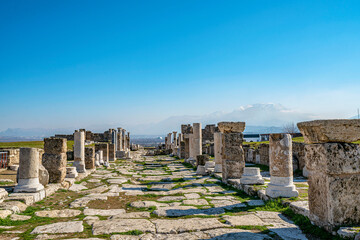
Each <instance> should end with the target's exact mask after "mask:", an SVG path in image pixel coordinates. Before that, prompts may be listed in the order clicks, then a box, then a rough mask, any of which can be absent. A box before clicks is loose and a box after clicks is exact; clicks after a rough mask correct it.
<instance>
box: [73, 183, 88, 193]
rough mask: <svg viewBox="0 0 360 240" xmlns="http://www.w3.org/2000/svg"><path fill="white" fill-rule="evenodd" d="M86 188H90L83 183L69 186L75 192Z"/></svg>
mask: <svg viewBox="0 0 360 240" xmlns="http://www.w3.org/2000/svg"><path fill="white" fill-rule="evenodd" d="M84 189H88V188H87V187H85V186H84V185H81V184H73V185H71V187H70V188H69V190H70V191H74V192H78V191H81V190H84Z"/></svg>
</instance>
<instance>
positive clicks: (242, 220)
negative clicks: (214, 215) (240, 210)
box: [223, 214, 266, 227]
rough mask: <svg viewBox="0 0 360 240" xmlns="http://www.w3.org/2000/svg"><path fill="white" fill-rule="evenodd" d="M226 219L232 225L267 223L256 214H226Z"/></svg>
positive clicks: (261, 224)
mask: <svg viewBox="0 0 360 240" xmlns="http://www.w3.org/2000/svg"><path fill="white" fill-rule="evenodd" d="M223 218H224V220H226V222H227V223H228V224H230V225H231V226H233V227H234V226H263V225H266V223H265V222H264V221H263V220H261V219H260V218H259V217H257V216H256V215H254V214H246V215H240V216H224V217H223Z"/></svg>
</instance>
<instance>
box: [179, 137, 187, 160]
mask: <svg viewBox="0 0 360 240" xmlns="http://www.w3.org/2000/svg"><path fill="white" fill-rule="evenodd" d="M185 147H186V144H185V141H181V142H180V148H179V149H180V154H179V158H180V159H185V158H186V155H185Z"/></svg>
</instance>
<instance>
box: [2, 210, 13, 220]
mask: <svg viewBox="0 0 360 240" xmlns="http://www.w3.org/2000/svg"><path fill="white" fill-rule="evenodd" d="M10 214H12V211H10V210H0V218H1V219H4V218H6V217H7V216H9V215H10Z"/></svg>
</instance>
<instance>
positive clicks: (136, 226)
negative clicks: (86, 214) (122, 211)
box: [92, 219, 156, 235]
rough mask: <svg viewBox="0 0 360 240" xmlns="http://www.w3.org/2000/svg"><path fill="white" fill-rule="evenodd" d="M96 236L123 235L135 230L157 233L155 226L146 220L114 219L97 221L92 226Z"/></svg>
mask: <svg viewBox="0 0 360 240" xmlns="http://www.w3.org/2000/svg"><path fill="white" fill-rule="evenodd" d="M92 227H93V229H92V232H93V234H94V235H100V234H111V233H122V232H129V231H133V230H140V231H142V232H153V233H154V232H155V231H156V230H155V226H154V224H153V223H151V222H150V221H149V220H146V219H112V220H104V221H96V222H94V223H93V225H92Z"/></svg>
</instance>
